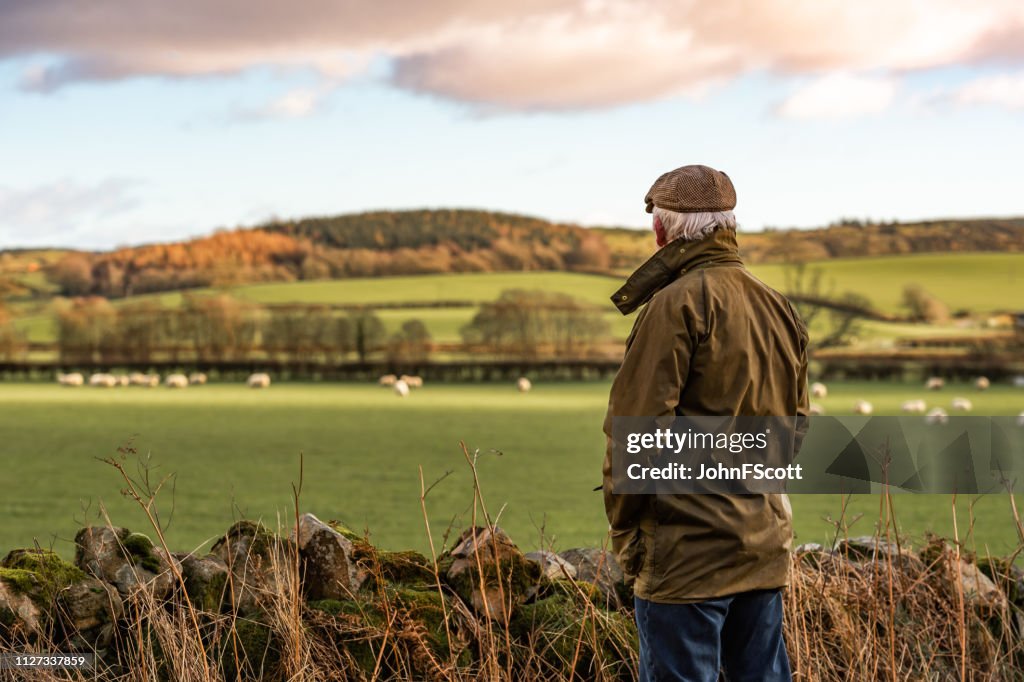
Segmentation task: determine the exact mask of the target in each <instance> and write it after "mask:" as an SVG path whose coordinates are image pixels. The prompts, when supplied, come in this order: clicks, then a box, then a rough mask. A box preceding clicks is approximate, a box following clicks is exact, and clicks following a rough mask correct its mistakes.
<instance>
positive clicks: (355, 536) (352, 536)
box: [327, 519, 367, 544]
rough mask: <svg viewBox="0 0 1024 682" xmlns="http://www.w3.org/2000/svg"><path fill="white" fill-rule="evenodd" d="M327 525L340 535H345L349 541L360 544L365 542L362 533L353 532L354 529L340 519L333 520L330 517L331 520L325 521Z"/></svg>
mask: <svg viewBox="0 0 1024 682" xmlns="http://www.w3.org/2000/svg"><path fill="white" fill-rule="evenodd" d="M327 525H328V526H330V527H331V528H332V529H333V530H334V531H336V532H338V533H340V534H341V535H343V536H344V537H345V539H347V540H349V541H350V542H356V543H360V544H367V543H366V538H364V537H363V536H362V535H360V534H359V533H357V532H355V531H354V530H352V529H351V528H349V527H348V526H346V525H345V524H344V523H342V522H341V521H335V520H333V519H332V520H330V521H328V522H327Z"/></svg>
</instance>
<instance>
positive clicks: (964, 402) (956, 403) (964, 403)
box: [953, 396, 974, 412]
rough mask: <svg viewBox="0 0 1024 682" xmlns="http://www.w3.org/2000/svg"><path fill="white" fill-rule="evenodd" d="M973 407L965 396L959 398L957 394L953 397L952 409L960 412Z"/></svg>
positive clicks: (967, 410) (968, 410)
mask: <svg viewBox="0 0 1024 682" xmlns="http://www.w3.org/2000/svg"><path fill="white" fill-rule="evenodd" d="M973 408H974V405H973V404H971V401H970V400H968V399H967V398H961V397H959V396H957V397H956V398H953V409H954V410H960V411H961V412H970V411H971V409H973Z"/></svg>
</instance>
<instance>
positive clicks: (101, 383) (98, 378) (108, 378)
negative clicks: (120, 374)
mask: <svg viewBox="0 0 1024 682" xmlns="http://www.w3.org/2000/svg"><path fill="white" fill-rule="evenodd" d="M89 385H90V386H95V387H97V388H114V387H115V386H117V377H115V376H114V375H113V374H106V373H104V372H100V373H97V374H93V375H92V376H90V377H89Z"/></svg>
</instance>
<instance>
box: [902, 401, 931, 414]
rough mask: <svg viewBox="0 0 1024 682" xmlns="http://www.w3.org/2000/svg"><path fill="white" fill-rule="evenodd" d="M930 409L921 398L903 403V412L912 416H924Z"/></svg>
mask: <svg viewBox="0 0 1024 682" xmlns="http://www.w3.org/2000/svg"><path fill="white" fill-rule="evenodd" d="M927 409H928V405H927V404H926V403H925V402H924V401H923V400H921V399H920V398H918V399H915V400H907V401H904V403H903V411H904V412H910V413H912V414H924V412H925V410H927Z"/></svg>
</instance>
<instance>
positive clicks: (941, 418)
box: [924, 407, 949, 425]
mask: <svg viewBox="0 0 1024 682" xmlns="http://www.w3.org/2000/svg"><path fill="white" fill-rule="evenodd" d="M924 421H925V423H926V424H933V425H934V424H945V423H946V422H948V421H949V415H948V414H946V411H945V410H944V409H942V408H941V407H933V408H932V409H931V411H930V412H928V414H926V415H925V417H924Z"/></svg>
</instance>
